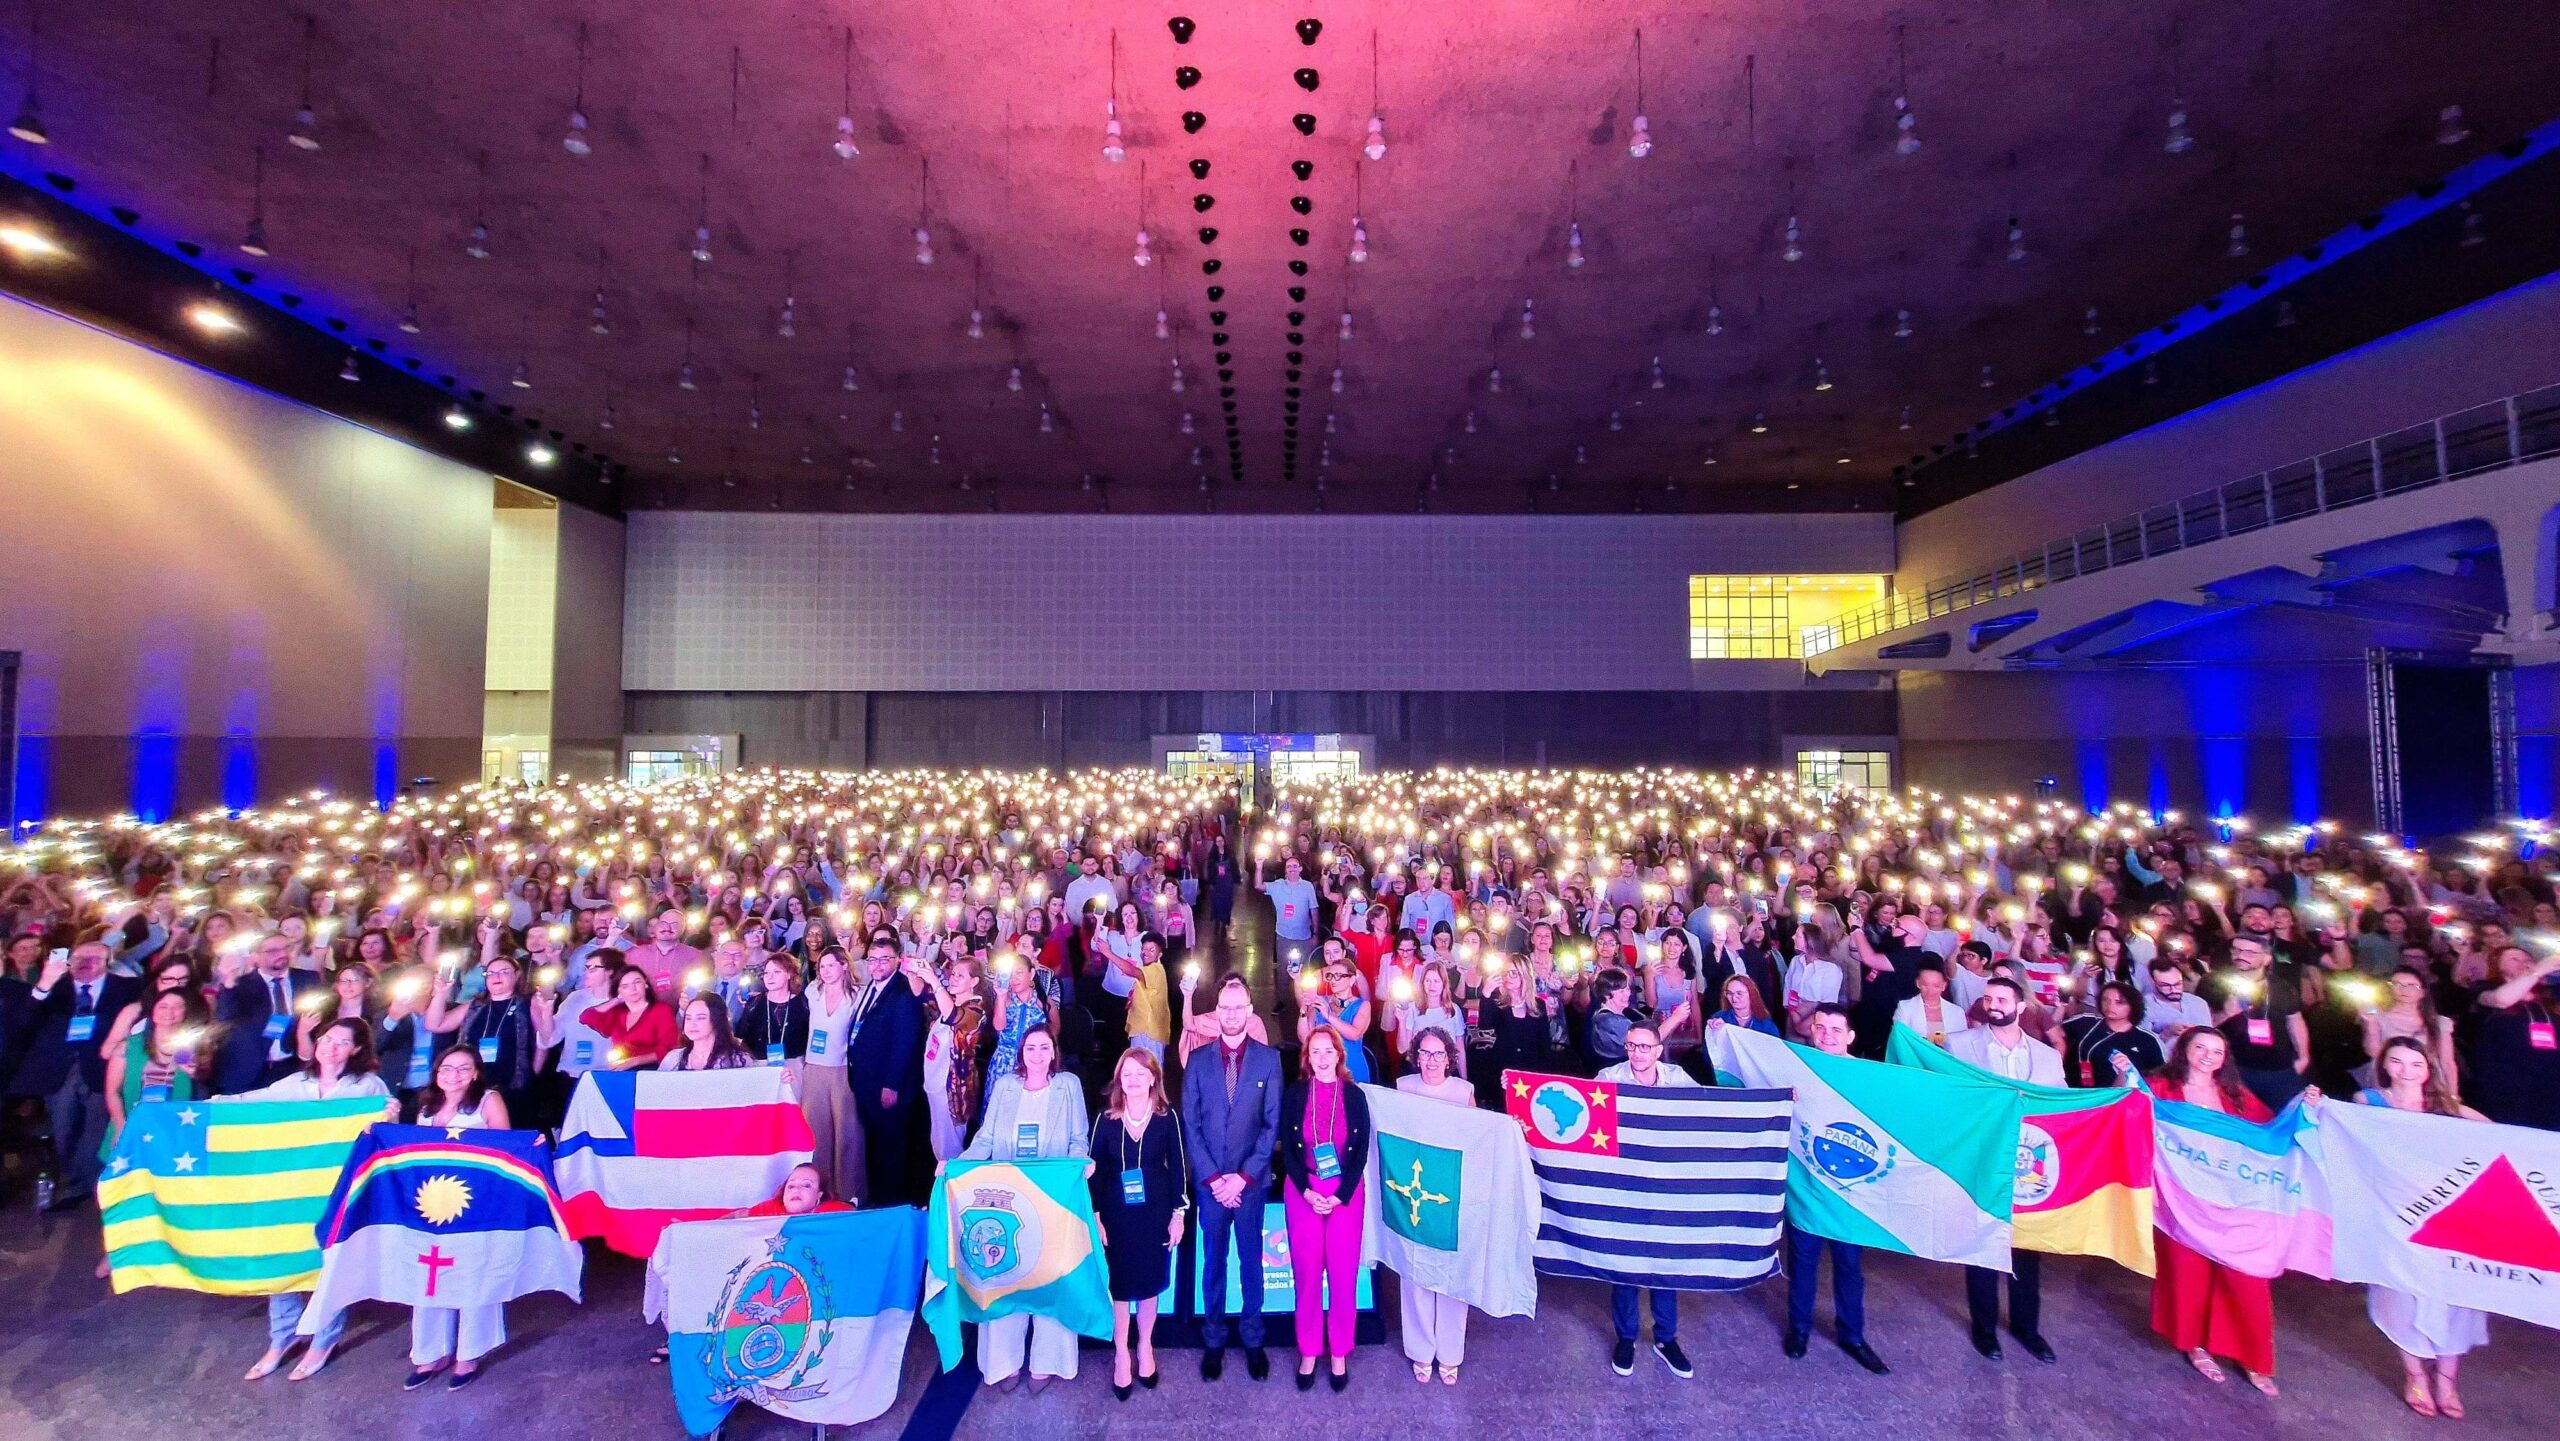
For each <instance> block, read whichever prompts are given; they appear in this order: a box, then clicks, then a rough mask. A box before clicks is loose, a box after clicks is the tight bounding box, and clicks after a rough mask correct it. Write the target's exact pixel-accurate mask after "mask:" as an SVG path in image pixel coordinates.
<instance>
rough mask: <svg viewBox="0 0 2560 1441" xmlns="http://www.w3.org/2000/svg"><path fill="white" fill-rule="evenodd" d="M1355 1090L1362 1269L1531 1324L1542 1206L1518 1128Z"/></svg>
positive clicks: (1436, 1104) (1378, 1090)
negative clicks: (1361, 1167) (1364, 1137)
mask: <svg viewBox="0 0 2560 1441" xmlns="http://www.w3.org/2000/svg"><path fill="white" fill-rule="evenodd" d="M1360 1089H1361V1090H1362V1092H1364V1093H1365V1094H1366V1095H1367V1096H1368V1098H1369V1123H1370V1127H1371V1132H1372V1135H1373V1137H1374V1140H1373V1141H1372V1150H1371V1152H1370V1159H1369V1177H1368V1183H1367V1184H1366V1185H1365V1186H1363V1187H1362V1188H1361V1189H1362V1190H1363V1191H1365V1192H1366V1193H1367V1198H1368V1217H1367V1221H1366V1225H1365V1226H1364V1227H1363V1229H1362V1232H1361V1236H1362V1240H1363V1243H1364V1246H1365V1248H1366V1254H1365V1255H1363V1256H1362V1257H1361V1264H1362V1265H1364V1266H1366V1265H1368V1264H1370V1263H1372V1262H1374V1263H1376V1264H1379V1265H1383V1266H1385V1267H1386V1268H1387V1269H1388V1270H1390V1271H1393V1272H1395V1273H1396V1274H1397V1275H1399V1276H1402V1277H1404V1278H1405V1280H1407V1281H1408V1282H1411V1283H1412V1284H1414V1285H1416V1286H1420V1287H1422V1288H1423V1289H1425V1290H1429V1291H1436V1292H1438V1293H1440V1294H1441V1295H1443V1296H1451V1297H1455V1298H1456V1299H1458V1300H1460V1301H1464V1302H1466V1303H1467V1304H1468V1305H1470V1306H1473V1307H1474V1308H1476V1309H1477V1310H1479V1311H1482V1312H1484V1313H1485V1314H1486V1315H1488V1316H1534V1315H1536V1314H1537V1313H1538V1278H1537V1274H1536V1272H1534V1271H1533V1270H1531V1269H1530V1265H1529V1252H1530V1248H1531V1247H1532V1246H1533V1245H1534V1244H1535V1243H1536V1240H1537V1235H1538V1223H1539V1219H1540V1216H1541V1207H1540V1204H1539V1199H1538V1178H1537V1174H1536V1173H1535V1172H1534V1171H1532V1170H1531V1169H1530V1166H1529V1146H1528V1143H1527V1142H1526V1141H1523V1140H1522V1139H1521V1137H1520V1127H1519V1126H1518V1125H1517V1124H1515V1123H1514V1122H1513V1121H1512V1119H1511V1118H1510V1117H1509V1116H1506V1115H1504V1114H1503V1113H1501V1112H1500V1111H1479V1110H1476V1109H1475V1108H1474V1107H1472V1106H1459V1105H1453V1104H1451V1103H1449V1102H1447V1101H1434V1100H1429V1099H1427V1098H1425V1097H1421V1096H1409V1095H1406V1094H1405V1093H1404V1092H1402V1091H1399V1090H1396V1089H1395V1088H1393V1087H1391V1086H1362V1087H1361V1088H1360Z"/></svg>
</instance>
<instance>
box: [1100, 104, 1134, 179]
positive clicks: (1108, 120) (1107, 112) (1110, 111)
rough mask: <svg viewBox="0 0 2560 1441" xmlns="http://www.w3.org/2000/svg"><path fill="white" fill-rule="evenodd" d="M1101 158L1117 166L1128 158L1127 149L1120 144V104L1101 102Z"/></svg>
mask: <svg viewBox="0 0 2560 1441" xmlns="http://www.w3.org/2000/svg"><path fill="white" fill-rule="evenodd" d="M1102 115H1103V120H1102V158H1103V159H1105V160H1108V161H1110V162H1111V163H1112V164H1114V165H1117V164H1119V163H1120V162H1121V161H1123V160H1126V159H1128V158H1129V149H1128V147H1127V146H1125V145H1123V144H1121V143H1120V103H1119V102H1118V101H1116V100H1105V101H1103V102H1102Z"/></svg>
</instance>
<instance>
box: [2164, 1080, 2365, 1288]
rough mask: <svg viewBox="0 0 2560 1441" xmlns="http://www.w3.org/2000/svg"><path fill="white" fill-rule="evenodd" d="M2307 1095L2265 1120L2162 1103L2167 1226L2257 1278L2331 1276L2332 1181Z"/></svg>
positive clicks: (2179, 1238) (2208, 1253)
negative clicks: (2317, 1147)
mask: <svg viewBox="0 0 2560 1441" xmlns="http://www.w3.org/2000/svg"><path fill="white" fill-rule="evenodd" d="M2312 1125H2313V1123H2312V1120H2311V1118H2310V1116H2309V1114H2308V1113H2307V1112H2306V1111H2305V1110H2304V1108H2303V1104H2302V1102H2300V1101H2295V1102H2293V1103H2292V1104H2291V1105H2288V1106H2286V1107H2285V1108H2284V1110H2283V1111H2281V1112H2279V1113H2278V1114H2277V1116H2276V1118H2275V1120H2273V1121H2272V1122H2269V1123H2267V1124H2265V1125H2260V1124H2258V1123H2256V1122H2254V1121H2244V1120H2241V1119H2240V1118H2239V1117H2237V1116H2234V1115H2230V1114H2228V1113H2226V1112H2222V1111H2209V1110H2206V1109H2205V1108H2204V1107H2202V1106H2194V1105H2189V1104H2188V1103H2186V1102H2185V1101H2157V1100H2155V1101H2154V1102H2153V1103H2152V1107H2151V1133H2152V1137H2153V1139H2154V1140H2155V1141H2156V1142H2157V1144H2158V1160H2157V1162H2156V1164H2155V1165H2154V1167H2153V1172H2152V1174H2153V1179H2154V1181H2155V1184H2156V1186H2157V1189H2158V1191H2159V1218H2160V1229H2161V1230H2163V1231H2166V1232H2168V1233H2169V1234H2170V1235H2171V1236H2173V1237H2175V1238H2176V1239H2177V1241H2178V1242H2179V1244H2181V1245H2184V1246H2186V1247H2187V1248H2188V1249H2190V1250H2193V1251H2199V1252H2202V1253H2203V1254H2204V1255H2206V1256H2209V1257H2211V1258H2213V1259H2214V1260H2216V1261H2219V1262H2221V1263H2222V1264H2223V1265H2226V1266H2228V1267H2230V1268H2231V1269H2232V1270H2234V1271H2238V1272H2241V1273H2242V1274H2244V1275H2250V1276H2268V1277H2273V1276H2280V1275H2283V1274H2284V1273H2285V1272H2287V1271H2300V1272H2303V1273H2305V1274H2306V1275H2312V1276H2318V1277H2320V1278H2322V1279H2323V1280H2326V1279H2327V1278H2328V1276H2329V1250H2330V1245H2329V1225H2330V1223H2329V1183H2328V1178H2327V1177H2326V1176H2325V1175H2323V1174H2322V1172H2321V1168H2320V1158H2319V1155H2318V1153H2317V1151H2316V1150H2314V1149H2313V1147H2314V1145H2315V1144H2316V1140H2315V1137H2316V1135H2317V1133H2316V1132H2315V1131H2314V1130H2313V1129H2312Z"/></svg>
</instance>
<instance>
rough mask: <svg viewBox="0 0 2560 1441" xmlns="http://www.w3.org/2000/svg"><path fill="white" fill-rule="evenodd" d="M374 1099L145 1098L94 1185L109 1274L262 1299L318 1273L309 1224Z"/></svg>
mask: <svg viewBox="0 0 2560 1441" xmlns="http://www.w3.org/2000/svg"><path fill="white" fill-rule="evenodd" d="M381 1119H382V1098H381V1097H380V1096H364V1097H355V1098H352V1099H348V1100H338V1101H211V1100H203V1099H198V1100H191V1101H145V1102H143V1103H142V1104H140V1105H138V1106H136V1107H134V1108H133V1111H132V1113H131V1114H130V1115H128V1116H127V1117H126V1118H125V1123H124V1133H123V1134H122V1135H121V1136H119V1137H117V1139H116V1151H115V1155H114V1156H113V1157H111V1158H109V1160H108V1161H107V1166H106V1170H105V1172H104V1174H103V1175H102V1176H101V1177H100V1178H99V1181H98V1209H99V1212H100V1214H101V1219H103V1220H104V1222H105V1224H106V1242H107V1266H108V1274H109V1278H110V1279H111V1280H112V1281H113V1282H114V1284H115V1288H116V1291H117V1293H118V1294H122V1293H124V1292H126V1291H131V1290H135V1289H137V1288H139V1287H143V1286H168V1287H173V1288H175V1289H177V1290H181V1291H208V1292H211V1293H212V1294H214V1295H217V1296H268V1295H273V1294H275V1293H276V1292H279V1291H308V1290H310V1289H311V1285H312V1282H313V1281H315V1280H316V1279H318V1277H319V1274H320V1243H319V1239H318V1237H317V1235H316V1233H315V1232H314V1230H313V1228H314V1227H315V1226H316V1225H317V1224H318V1223H319V1220H320V1216H321V1213H322V1212H323V1211H325V1210H326V1209H327V1207H328V1203H329V1194H330V1192H331V1191H332V1190H334V1189H335V1188H336V1187H337V1184H338V1174H339V1172H341V1171H342V1170H344V1169H345V1168H346V1163H347V1153H348V1152H349V1151H351V1150H353V1149H354V1147H355V1143H356V1137H358V1136H360V1135H362V1134H364V1129H365V1127H367V1126H370V1125H373V1124H374V1123H376V1122H378V1121H380V1120H381Z"/></svg>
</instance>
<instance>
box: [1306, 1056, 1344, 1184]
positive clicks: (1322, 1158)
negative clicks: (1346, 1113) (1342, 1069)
mask: <svg viewBox="0 0 2560 1441" xmlns="http://www.w3.org/2000/svg"><path fill="white" fill-rule="evenodd" d="M1325 1121H1326V1126H1325V1129H1324V1130H1323V1131H1322V1132H1321V1133H1320V1134H1318V1135H1317V1136H1316V1137H1315V1143H1316V1144H1315V1149H1314V1150H1313V1151H1311V1152H1309V1157H1310V1159H1311V1160H1312V1161H1313V1163H1314V1169H1315V1176H1316V1179H1317V1180H1319V1181H1333V1180H1339V1179H1341V1176H1342V1152H1341V1150H1340V1149H1339V1148H1337V1147H1336V1146H1335V1144H1334V1143H1335V1142H1336V1141H1338V1140H1340V1139H1341V1137H1342V1132H1343V1127H1344V1122H1343V1111H1342V1082H1339V1081H1336V1082H1335V1083H1334V1090H1333V1109H1332V1111H1330V1112H1329V1113H1327V1114H1326V1116H1325Z"/></svg>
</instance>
